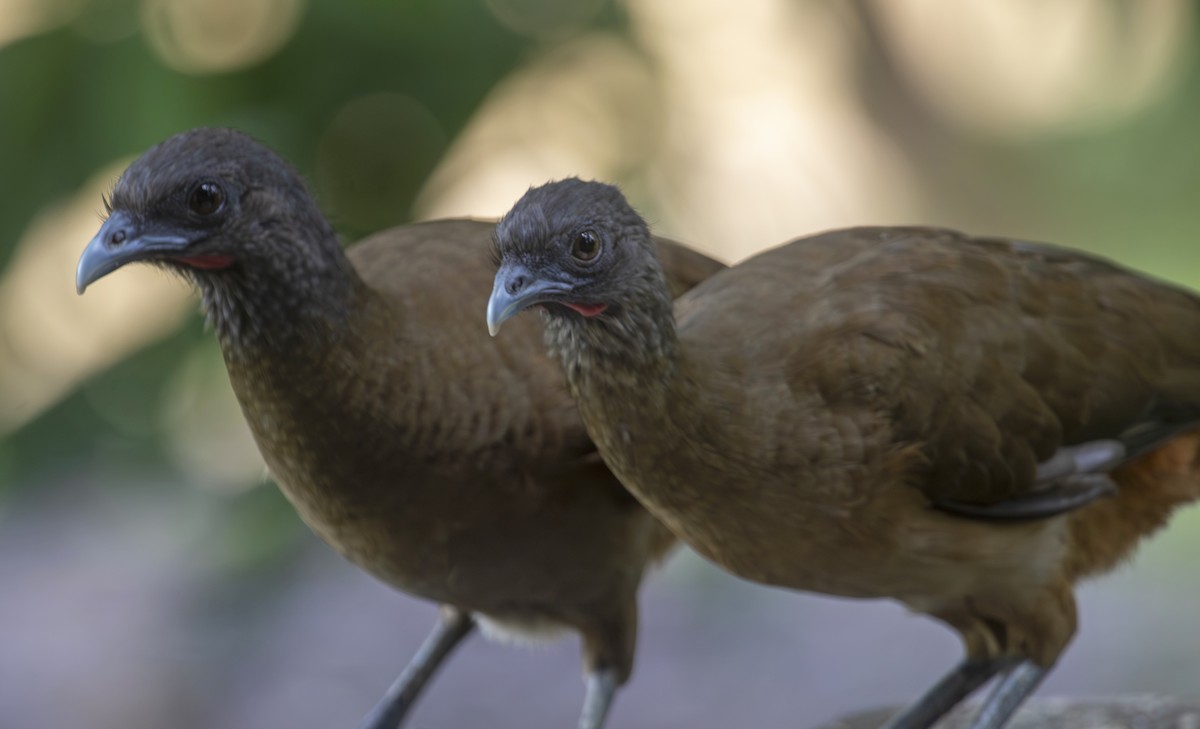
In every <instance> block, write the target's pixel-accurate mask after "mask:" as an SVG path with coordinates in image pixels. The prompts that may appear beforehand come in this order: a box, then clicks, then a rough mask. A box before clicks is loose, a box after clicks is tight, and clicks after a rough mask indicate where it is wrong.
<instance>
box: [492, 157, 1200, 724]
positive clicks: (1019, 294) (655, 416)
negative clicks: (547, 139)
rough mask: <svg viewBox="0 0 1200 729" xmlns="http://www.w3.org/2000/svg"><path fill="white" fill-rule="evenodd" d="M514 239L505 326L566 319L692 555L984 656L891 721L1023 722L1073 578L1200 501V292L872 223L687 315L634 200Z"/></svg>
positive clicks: (534, 212)
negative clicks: (965, 708)
mask: <svg viewBox="0 0 1200 729" xmlns="http://www.w3.org/2000/svg"><path fill="white" fill-rule="evenodd" d="M496 235H497V245H498V250H499V255H500V260H501V266H500V270H499V271H498V273H497V274H496V278H495V287H494V289H493V291H492V296H491V299H490V301H489V302H488V309H487V318H488V326H489V328H490V329H491V330H492V332H493V333H495V331H496V330H497V329H498V328H499V326H500V324H501V322H503V321H505V320H506V319H508V318H509V317H511V316H513V315H514V314H515V313H516V312H518V311H519V310H521V309H523V308H525V307H528V306H531V305H533V304H541V305H542V306H543V307H545V309H546V311H548V312H549V316H548V317H547V319H546V336H547V341H548V343H549V344H550V346H551V349H552V350H553V351H554V352H556V353H557V356H558V357H559V358H560V360H561V362H562V365H563V367H564V368H565V371H566V375H567V380H568V383H569V385H570V388H571V392H572V394H573V395H574V396H575V398H576V400H577V401H578V403H579V405H580V411H581V412H582V414H583V419H584V422H585V423H587V427H588V432H589V433H590V434H591V436H592V438H593V440H594V441H595V442H596V444H597V446H598V447H599V449H600V453H601V455H602V456H603V457H604V458H605V460H606V461H607V462H608V464H609V465H610V466H611V467H612V469H613V471H614V472H615V473H616V474H617V476H618V477H619V478H620V479H621V481H622V482H623V483H624V484H625V485H626V486H627V487H628V488H629V489H630V490H631V491H632V492H633V493H634V495H636V496H637V497H638V498H639V499H640V500H641V501H642V503H644V504H645V505H646V506H647V507H648V508H649V509H650V510H651V512H653V513H654V514H655V515H656V516H657V517H659V518H660V519H662V520H663V522H664V523H665V524H667V526H668V527H670V528H671V530H672V531H674V532H675V533H676V535H677V536H679V537H680V538H681V539H682V540H684V541H685V542H687V543H688V544H690V545H691V546H692V547H693V548H695V549H696V550H697V551H698V552H699V553H700V554H702V555H704V556H705V557H707V558H708V559H710V560H712V561H713V562H716V563H717V564H719V565H721V566H722V567H724V568H725V569H727V570H729V571H731V572H733V573H735V574H737V575H740V576H742V577H745V578H748V579H751V580H756V581H758V582H763V583H766V584H769V585H778V586H782V587H791V588H797V589H803V590H813V591H816V592H823V593H827V594H830V595H840V596H845V597H858V598H882V597H886V598H893V599H897V600H900V601H901V602H903V603H905V604H906V605H908V606H909V607H910V608H912V609H913V610H916V611H919V612H923V613H927V614H929V615H931V616H933V617H936V618H939V619H940V620H942V621H943V622H945V623H946V624H947V625H949V626H950V627H951V628H953V629H954V630H956V631H958V632H959V634H960V635H961V636H962V639H963V642H964V644H965V649H966V656H965V659H964V661H963V662H962V663H961V664H960V665H959V666H958V667H957V668H956V669H954V670H953V671H951V672H950V673H949V674H947V676H946V677H945V678H944V679H942V680H941V681H940V682H939V683H938V684H937V685H935V686H934V687H933V688H932V689H931V690H930V691H929V692H928V693H927V694H925V696H924V697H922V698H921V699H920V700H919V701H918V702H917V703H916V704H914V705H913V706H912V707H911V708H910V709H909V710H907V711H906V712H905V713H902V714H901V715H900V716H898V717H897V718H896V719H895V720H894V721H893V722H892V723H891V726H892V727H905V728H911V727H925V726H928V725H930V724H932V723H933V722H934V721H935V720H936V719H937V718H938V717H939V716H941V715H942V714H944V713H945V712H946V711H947V710H948V709H949V708H950V707H952V706H954V705H955V704H957V703H958V702H959V701H961V700H962V699H963V698H964V697H965V696H967V695H968V694H969V693H970V692H972V691H974V690H975V689H976V688H978V687H979V686H981V685H982V684H983V683H985V682H986V681H987V680H989V679H990V678H991V677H992V676H994V675H996V674H1003V678H1001V679H1000V681H999V683H998V685H997V688H996V690H995V692H994V693H993V694H992V695H991V697H989V699H988V701H987V702H986V703H985V704H984V706H983V708H982V709H981V711H980V713H979V714H978V715H977V717H976V720H975V726H976V727H977V728H978V727H999V726H1001V725H1002V724H1003V723H1004V722H1005V721H1006V720H1007V719H1008V718H1009V717H1010V716H1011V715H1012V713H1013V712H1014V711H1015V710H1016V708H1017V707H1018V706H1019V705H1020V703H1021V702H1022V701H1023V700H1024V698H1025V697H1026V696H1028V695H1029V694H1030V693H1032V691H1033V690H1034V689H1035V688H1036V686H1037V685H1038V683H1039V682H1040V680H1041V679H1042V677H1043V676H1044V675H1045V674H1046V672H1047V671H1048V670H1049V669H1050V668H1051V667H1052V666H1053V665H1054V663H1055V661H1056V659H1057V658H1058V657H1059V655H1060V654H1061V653H1062V651H1063V650H1064V648H1065V647H1066V646H1067V643H1068V642H1069V641H1070V640H1071V637H1072V635H1073V634H1074V632H1075V628H1076V620H1075V617H1076V616H1075V597H1074V594H1073V585H1074V584H1075V583H1076V582H1077V581H1079V580H1080V579H1081V578H1084V577H1087V576H1089V575H1094V574H1098V573H1101V572H1104V571H1107V570H1109V569H1111V568H1113V567H1114V566H1115V565H1116V564H1117V563H1118V562H1120V561H1121V560H1122V559H1124V558H1126V557H1127V556H1128V555H1129V554H1130V552H1131V551H1132V550H1133V549H1134V547H1135V546H1136V545H1137V543H1138V542H1139V540H1141V538H1142V537H1144V536H1146V535H1148V534H1150V533H1152V532H1153V531H1155V530H1156V529H1158V528H1159V527H1161V526H1162V525H1163V524H1164V523H1165V522H1166V520H1167V518H1168V516H1169V515H1170V514H1171V512H1172V511H1173V510H1174V509H1175V508H1176V507H1178V506H1179V505H1181V504H1184V503H1186V502H1189V501H1192V500H1195V499H1196V498H1197V497H1198V496H1200V433H1197V432H1196V431H1195V428H1196V427H1197V425H1200V298H1197V297H1196V296H1195V295H1194V294H1191V293H1189V292H1186V291H1183V290H1181V289H1179V288H1176V287H1174V286H1171V285H1169V284H1166V283H1162V282H1158V281H1153V280H1151V279H1149V278H1146V277H1144V276H1141V275H1139V274H1136V273H1134V272H1132V271H1128V270H1125V269H1123V268H1120V267H1118V266H1116V265H1114V264H1112V263H1108V262H1106V261H1103V260H1100V259H1097V258H1093V257H1090V256H1087V255H1084V254H1082V253H1077V252H1073V251H1069V250H1064V249H1060V248H1054V247H1051V246H1046V245H1039V244H1032V243H1024V242H1019V241H1012V240H1001V239H987V238H972V237H969V236H965V235H962V234H960V233H956V232H953V231H948V230H938V229H933V228H856V229H851V230H841V231H834V232H830V233H825V234H822V235H817V236H814V237H811V238H804V239H800V240H796V241H793V242H791V243H789V244H787V245H784V246H782V247H780V248H776V249H774V250H771V251H768V252H766V253H763V254H761V255H758V256H756V257H753V258H751V259H749V260H747V261H745V262H744V263H741V264H740V265H737V266H734V267H732V268H730V269H728V270H726V271H724V272H722V273H719V274H717V275H715V276H713V277H712V278H710V279H709V280H707V281H706V282H704V283H703V284H701V285H700V286H698V287H696V288H695V289H694V290H693V291H691V292H690V293H689V294H687V295H685V296H684V297H682V298H681V299H680V300H679V302H678V303H677V304H676V306H675V308H674V316H672V302H671V298H670V296H669V294H668V290H667V288H666V286H665V285H664V281H663V269H662V267H661V265H660V263H659V261H658V260H657V259H656V258H655V254H654V248H653V246H652V245H651V238H650V234H649V232H648V230H647V227H646V224H645V223H644V222H643V220H642V219H641V218H640V217H639V216H638V215H637V213H636V212H634V211H633V209H631V208H630V207H629V205H628V204H627V203H626V201H625V199H624V198H623V197H622V196H621V193H620V192H619V191H618V190H617V189H616V188H614V187H611V186H608V185H602V184H599V183H585V182H580V181H578V180H565V181H562V182H558V183H552V184H549V185H546V186H544V187H541V188H537V189H534V190H531V191H530V192H528V193H527V194H526V195H525V196H524V197H523V198H521V200H520V201H519V202H518V203H517V204H516V206H515V207H514V208H513V209H512V210H511V211H510V212H509V213H508V214H507V216H505V218H504V219H503V220H502V221H501V222H500V223H499V225H498V226H497V229H496ZM1105 495H1111V498H1105V499H1099V497H1100V496H1105Z"/></svg>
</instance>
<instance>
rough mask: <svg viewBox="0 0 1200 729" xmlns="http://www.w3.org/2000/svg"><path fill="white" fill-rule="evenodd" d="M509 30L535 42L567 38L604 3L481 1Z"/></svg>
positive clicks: (579, 0) (594, 0) (581, 0)
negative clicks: (529, 37)
mask: <svg viewBox="0 0 1200 729" xmlns="http://www.w3.org/2000/svg"><path fill="white" fill-rule="evenodd" d="M484 2H485V3H486V4H487V7H488V9H489V10H491V11H492V15H494V16H495V17H496V20H498V21H500V23H501V24H502V25H503V26H504V27H506V28H508V29H509V30H512V31H515V32H517V33H520V34H521V35H526V36H531V37H535V38H547V37H555V36H562V35H566V34H569V33H570V32H572V31H575V30H578V29H579V28H581V27H583V26H584V25H586V24H587V23H588V22H589V21H591V20H592V19H593V18H595V17H596V14H597V13H599V12H600V9H601V8H602V7H604V0H484Z"/></svg>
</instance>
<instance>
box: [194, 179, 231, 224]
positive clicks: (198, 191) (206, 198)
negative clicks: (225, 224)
mask: <svg viewBox="0 0 1200 729" xmlns="http://www.w3.org/2000/svg"><path fill="white" fill-rule="evenodd" d="M224 202H225V193H224V191H222V190H221V186H220V185H218V184H217V183H215V182H201V183H200V184H199V185H196V187H195V189H193V190H192V194H191V195H189V196H188V207H189V208H190V209H191V211H192V212H193V213H195V214H197V215H204V216H208V215H212V214H213V213H215V212H217V211H218V210H220V209H221V205H222V204H224Z"/></svg>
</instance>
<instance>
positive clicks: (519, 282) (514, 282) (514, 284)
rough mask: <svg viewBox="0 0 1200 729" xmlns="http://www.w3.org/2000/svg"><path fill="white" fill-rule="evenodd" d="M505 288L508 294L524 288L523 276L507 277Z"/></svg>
mask: <svg viewBox="0 0 1200 729" xmlns="http://www.w3.org/2000/svg"><path fill="white" fill-rule="evenodd" d="M506 288H507V289H508V293H510V294H515V293H517V292H518V291H520V290H521V289H523V288H525V277H524V276H517V277H515V278H512V279H509V281H508V286H507V287H506Z"/></svg>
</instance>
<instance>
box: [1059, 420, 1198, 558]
mask: <svg viewBox="0 0 1200 729" xmlns="http://www.w3.org/2000/svg"><path fill="white" fill-rule="evenodd" d="M1112 479H1113V481H1115V482H1116V484H1117V491H1116V494H1115V495H1114V496H1112V497H1111V498H1106V499H1100V500H1097V501H1094V502H1092V503H1091V504H1089V505H1088V506H1086V507H1084V508H1082V509H1079V510H1078V511H1076V512H1074V513H1072V514H1071V516H1070V517H1068V518H1069V519H1070V523H1069V540H1070V544H1069V553H1068V558H1067V565H1066V568H1067V573H1068V575H1069V577H1070V578H1071V580H1072V581H1075V580H1080V579H1083V578H1086V577H1089V576H1091V575H1096V574H1102V573H1104V572H1107V571H1109V570H1111V569H1113V568H1114V567H1116V566H1117V565H1118V564H1120V563H1121V562H1122V561H1123V560H1125V559H1127V558H1129V557H1130V556H1132V554H1133V552H1134V550H1135V548H1136V547H1137V545H1138V543H1139V542H1140V541H1141V540H1142V539H1143V538H1145V537H1148V536H1150V535H1151V534H1153V533H1154V532H1156V531H1158V530H1159V529H1161V528H1162V527H1163V526H1165V525H1166V523H1167V521H1168V519H1169V518H1170V516H1171V514H1172V512H1174V511H1175V509H1177V508H1179V507H1180V506H1182V505H1184V504H1187V503H1189V502H1192V501H1196V500H1197V499H1200V429H1192V430H1190V431H1188V432H1186V433H1183V434H1180V435H1176V436H1175V437H1174V438H1172V439H1170V440H1169V441H1168V442H1166V443H1165V444H1162V445H1161V446H1159V447H1157V448H1153V449H1151V450H1148V451H1146V452H1144V453H1143V455H1141V456H1139V457H1137V458H1135V459H1133V460H1130V461H1128V462H1126V463H1124V464H1123V465H1121V466H1120V467H1118V468H1117V469H1116V470H1114V471H1113V472H1112Z"/></svg>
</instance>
